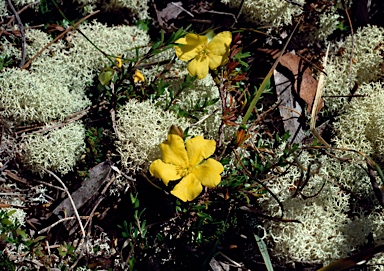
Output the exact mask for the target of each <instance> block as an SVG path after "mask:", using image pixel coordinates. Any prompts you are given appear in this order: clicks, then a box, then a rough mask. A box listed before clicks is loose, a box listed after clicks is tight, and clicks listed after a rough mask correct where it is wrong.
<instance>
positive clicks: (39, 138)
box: [22, 122, 85, 175]
mask: <svg viewBox="0 0 384 271" xmlns="http://www.w3.org/2000/svg"><path fill="white" fill-rule="evenodd" d="M47 128H49V126H47ZM84 139H85V129H84V126H83V125H82V124H81V123H79V122H74V123H70V124H67V125H66V126H63V127H61V128H55V129H54V130H51V131H49V132H46V133H39V134H30V135H27V136H25V138H24V139H23V142H22V147H23V162H24V163H25V164H26V165H27V166H29V167H30V168H31V169H32V170H33V171H35V172H38V173H44V170H43V169H42V168H45V169H48V170H51V171H54V172H59V173H61V174H63V175H64V174H66V173H68V172H69V171H71V170H72V169H73V167H74V166H75V164H76V162H77V161H78V159H79V158H80V156H81V154H82V153H83V152H84V150H85V143H84Z"/></svg>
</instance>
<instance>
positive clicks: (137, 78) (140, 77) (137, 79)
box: [133, 70, 145, 83]
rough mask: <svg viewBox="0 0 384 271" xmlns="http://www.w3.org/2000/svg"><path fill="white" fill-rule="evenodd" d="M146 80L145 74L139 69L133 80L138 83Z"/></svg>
mask: <svg viewBox="0 0 384 271" xmlns="http://www.w3.org/2000/svg"><path fill="white" fill-rule="evenodd" d="M144 81H145V77H144V75H143V74H142V73H141V72H140V71H139V70H136V71H135V74H134V75H133V82H135V83H137V82H144Z"/></svg>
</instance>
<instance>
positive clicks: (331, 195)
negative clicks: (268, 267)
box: [260, 152, 351, 264]
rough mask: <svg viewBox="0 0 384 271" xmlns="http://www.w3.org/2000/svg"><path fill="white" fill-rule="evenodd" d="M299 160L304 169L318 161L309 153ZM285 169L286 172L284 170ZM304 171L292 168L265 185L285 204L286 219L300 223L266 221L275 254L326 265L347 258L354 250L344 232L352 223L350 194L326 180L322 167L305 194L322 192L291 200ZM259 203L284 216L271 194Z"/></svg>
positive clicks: (270, 213)
mask: <svg viewBox="0 0 384 271" xmlns="http://www.w3.org/2000/svg"><path fill="white" fill-rule="evenodd" d="M299 159H300V162H301V163H302V166H305V167H307V166H308V165H309V163H313V162H314V161H315V159H314V158H311V156H310V155H309V153H307V152H303V153H302V155H300V157H299ZM320 159H322V160H323V159H324V158H320ZM325 159H327V157H325ZM320 164H323V161H320ZM316 166H318V165H316ZM316 166H313V167H312V170H315V167H316ZM282 170H283V171H284V168H282ZM302 170H304V171H305V169H300V168H299V167H296V166H292V167H290V168H289V170H288V171H287V172H286V174H284V175H282V176H280V177H278V178H277V179H273V180H271V181H269V182H268V183H267V184H266V185H267V186H268V188H269V189H270V190H271V191H272V192H273V193H274V194H275V195H276V196H277V197H278V198H279V200H280V201H281V203H282V204H283V205H284V209H285V212H284V218H286V219H296V220H299V221H300V222H301V224H299V223H284V222H280V223H279V222H276V221H266V223H265V225H264V226H265V228H266V230H267V233H268V235H269V238H270V240H271V241H272V243H273V244H274V245H273V255H274V257H277V258H279V259H281V260H283V261H284V262H286V263H292V264H293V263H295V262H306V263H327V262H330V261H331V260H333V259H337V258H341V257H344V256H345V255H347V253H348V252H349V251H350V250H351V246H350V245H349V244H348V242H347V236H346V235H345V234H344V233H343V227H344V226H345V225H346V224H348V223H350V219H349V218H348V216H347V214H346V212H347V211H348V210H349V195H347V194H346V193H344V192H343V191H341V190H340V188H339V187H338V186H337V185H335V184H333V183H332V182H330V180H327V178H328V174H329V173H328V171H327V170H326V169H325V168H324V167H321V168H320V172H319V174H318V175H315V176H313V177H312V178H311V179H310V181H309V182H308V184H307V185H306V186H305V188H304V189H303V191H302V193H303V194H304V195H307V196H311V195H315V194H316V193H317V192H319V191H320V193H319V194H318V195H316V196H315V197H311V198H308V199H303V197H301V196H300V195H298V196H297V197H292V196H293V193H294V191H295V190H296V189H297V188H298V185H299V181H300V180H301V171H302ZM323 185H324V187H323ZM260 202H261V204H262V206H263V209H264V210H266V211H267V213H268V215H271V216H277V217H278V216H279V215H281V210H280V207H279V205H278V203H277V202H276V200H275V199H273V197H272V196H270V195H269V194H268V195H267V196H266V197H264V198H261V199H260Z"/></svg>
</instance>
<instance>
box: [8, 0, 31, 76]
mask: <svg viewBox="0 0 384 271" xmlns="http://www.w3.org/2000/svg"><path fill="white" fill-rule="evenodd" d="M8 6H9V7H10V8H11V10H12V12H13V14H15V18H16V20H17V24H18V25H19V28H20V34H21V62H20V68H23V66H24V64H25V56H26V50H27V41H26V39H25V31H24V25H23V23H22V22H21V19H20V16H19V14H18V13H17V11H16V9H15V7H14V6H13V5H12V1H11V0H8Z"/></svg>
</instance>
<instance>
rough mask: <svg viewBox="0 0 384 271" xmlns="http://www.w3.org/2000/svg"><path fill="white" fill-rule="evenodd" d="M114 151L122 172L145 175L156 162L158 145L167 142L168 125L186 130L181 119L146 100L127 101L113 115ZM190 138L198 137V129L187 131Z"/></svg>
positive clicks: (188, 124)
mask: <svg viewBox="0 0 384 271" xmlns="http://www.w3.org/2000/svg"><path fill="white" fill-rule="evenodd" d="M116 124H117V128H118V133H119V134H118V137H119V140H118V141H117V143H116V145H117V150H118V152H119V153H120V155H121V163H122V166H123V167H124V169H125V170H126V171H128V172H130V173H137V172H138V171H140V170H144V171H146V170H147V168H148V166H149V164H150V163H151V162H152V161H154V160H156V159H158V158H160V157H161V154H160V148H159V145H160V143H162V142H163V141H165V140H166V139H167V134H168V131H169V128H170V127H171V125H177V126H180V127H181V128H182V129H185V128H187V127H188V126H190V124H191V123H190V122H189V121H188V120H187V119H184V118H178V117H177V115H176V114H175V113H173V112H169V111H164V110H163V109H161V108H160V107H156V106H155V104H154V103H153V102H151V101H149V100H147V101H144V102H138V101H137V100H129V101H128V102H127V103H126V104H125V105H124V107H122V108H121V109H120V110H119V111H118V112H117V121H116ZM189 134H190V135H198V134H202V132H201V130H200V129H198V128H192V129H191V130H189Z"/></svg>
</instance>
